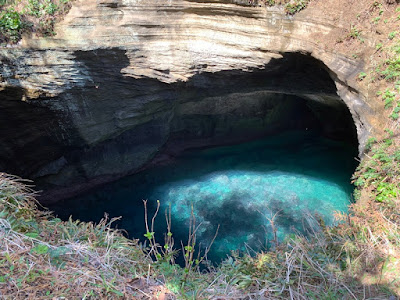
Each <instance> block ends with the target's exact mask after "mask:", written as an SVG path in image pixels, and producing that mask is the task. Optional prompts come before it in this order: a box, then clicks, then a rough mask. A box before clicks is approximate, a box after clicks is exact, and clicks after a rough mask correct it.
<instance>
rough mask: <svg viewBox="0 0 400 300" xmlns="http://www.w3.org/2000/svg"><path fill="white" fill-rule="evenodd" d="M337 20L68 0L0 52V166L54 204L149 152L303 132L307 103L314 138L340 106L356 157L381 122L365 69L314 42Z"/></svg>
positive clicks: (228, 8) (215, 6) (217, 3)
mask: <svg viewBox="0 0 400 300" xmlns="http://www.w3.org/2000/svg"><path fill="white" fill-rule="evenodd" d="M338 26H339V25H337V24H335V22H334V20H329V19H324V18H323V16H319V17H317V16H315V15H311V14H300V15H298V16H296V17H288V16H286V15H285V14H284V13H283V12H282V10H281V9H279V8H265V7H251V6H249V7H244V6H238V5H236V4H233V3H231V2H230V1H225V0H224V1H222V0H208V1H200V0H199V1H196V0H187V1H184V0H174V1H160V0H146V1H144V0H101V1H94V0H85V1H83V0H78V1H76V2H74V5H73V7H72V9H71V11H70V12H69V14H68V15H67V16H66V18H65V19H64V20H63V21H62V22H61V23H59V24H58V25H57V27H56V33H57V35H56V36H54V37H49V38H35V37H30V38H28V37H26V38H24V40H23V42H22V45H21V46H19V47H16V48H4V49H0V59H1V66H0V78H1V81H0V97H1V99H0V107H1V111H0V114H1V119H0V130H1V132H0V141H1V143H2V145H3V147H2V149H0V167H1V168H2V169H3V170H7V171H10V172H13V173H16V174H19V175H21V176H25V177H30V178H33V179H36V182H37V183H38V184H39V185H40V186H41V187H43V188H44V189H47V190H48V191H53V192H54V191H56V192H58V193H56V194H54V193H53V194H52V193H50V192H48V193H47V194H45V195H47V196H46V198H47V200H54V199H57V198H60V197H63V196H68V195H71V194H73V193H76V192H79V191H81V190H83V189H85V188H87V187H89V186H92V185H94V184H99V183H102V182H106V181H109V180H112V179H115V178H118V177H120V176H123V175H126V174H129V173H132V172H135V171H138V170H140V169H141V168H144V167H146V165H148V164H149V163H150V162H151V160H152V159H153V158H154V157H156V156H157V157H160V156H162V155H163V154H168V155H174V154H176V153H178V152H179V151H182V150H183V149H184V148H187V147H197V146H205V145H213V144H218V143H226V142H234V141H240V140H244V139H246V138H249V137H251V136H259V135H264V134H268V133H273V132H276V131H279V130H282V129H287V128H289V129H290V128H298V127H299V126H300V127H301V126H305V125H306V124H304V120H297V121H296V117H295V116H296V111H297V112H298V111H299V109H303V110H305V107H308V108H309V109H310V111H311V112H313V115H314V117H315V120H314V119H312V120H311V121H310V122H311V123H313V122H318V119H320V121H321V120H323V119H327V118H329V119H330V122H328V123H327V124H326V126H325V127H324V128H323V130H324V131H325V132H326V134H328V135H332V136H334V135H335V134H336V132H338V131H346V130H347V131H351V128H346V126H348V124H349V123H348V118H349V117H347V116H346V111H344V108H345V106H342V105H341V104H342V103H343V102H342V101H344V103H345V104H346V106H347V107H348V109H349V111H350V112H351V116H352V118H353V121H354V123H355V125H356V128H357V135H358V139H359V143H360V147H359V149H360V153H362V151H363V148H364V145H365V142H366V139H367V138H368V136H369V134H370V132H371V131H373V130H374V129H375V128H377V124H379V122H380V120H379V117H378V116H377V115H376V114H375V113H374V107H373V106H371V103H368V102H367V101H366V97H365V95H363V93H362V92H360V91H359V89H358V86H357V82H356V81H355V77H356V75H357V74H358V73H359V72H360V71H361V70H362V67H363V64H362V62H357V61H354V60H352V59H349V58H348V57H346V56H344V55H342V54H340V53H334V52H332V51H329V50H327V49H326V48H325V47H324V45H321V44H320V43H318V42H316V41H315V39H314V36H315V34H319V35H328V34H329V33H330V32H331V31H333V30H335V29H337V27H338ZM297 100H298V101H297ZM300 102H302V103H303V104H302V106H300V104H299V103H300ZM304 103H305V104H304ZM310 111H307V112H304V113H306V114H307V113H309V112H310ZM333 112H334V113H333ZM333 116H336V117H333ZM338 116H339V117H338ZM340 116H342V117H340ZM310 118H311V117H310ZM311 125H312V124H311ZM343 126H344V128H343Z"/></svg>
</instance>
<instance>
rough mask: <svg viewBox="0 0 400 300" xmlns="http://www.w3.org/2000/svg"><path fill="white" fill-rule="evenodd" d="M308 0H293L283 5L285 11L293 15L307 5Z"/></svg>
mask: <svg viewBox="0 0 400 300" xmlns="http://www.w3.org/2000/svg"><path fill="white" fill-rule="evenodd" d="M308 1H309V0H295V1H291V2H289V3H288V4H286V5H285V12H286V13H287V14H288V15H294V14H295V13H297V12H299V11H301V10H303V9H304V8H306V7H307V4H308Z"/></svg>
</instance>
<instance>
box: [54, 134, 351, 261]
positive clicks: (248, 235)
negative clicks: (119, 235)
mask: <svg viewBox="0 0 400 300" xmlns="http://www.w3.org/2000/svg"><path fill="white" fill-rule="evenodd" d="M356 155H357V149H356V147H351V146H349V145H346V144H344V143H341V142H335V141H332V140H328V139H324V138H322V137H321V136H318V135H316V134H313V133H312V132H288V133H285V134H280V135H276V136H273V137H268V138H266V139H262V140H257V141H253V142H248V143H244V144H239V145H234V146H224V147H215V148H209V149H205V150H193V151H187V152H186V153H184V154H183V155H182V156H181V157H179V158H178V159H177V160H175V161H174V162H171V163H169V164H168V165H167V166H162V167H157V168H153V169H151V170H146V171H144V172H141V173H139V174H135V175H133V176H129V177H126V178H123V179H121V180H119V181H117V182H114V183H111V184H107V185H105V186H103V187H101V188H98V189H96V190H95V191H92V192H91V193H88V194H86V195H82V196H80V197H77V198H73V199H69V200H65V201H62V202H59V203H57V204H56V205H53V206H50V207H49V208H50V209H51V210H54V211H55V212H56V214H58V216H59V217H60V218H63V219H67V218H68V217H69V215H72V216H73V218H75V219H80V220H84V221H90V220H91V221H98V220H100V219H101V218H102V217H103V215H104V212H107V213H109V215H110V217H114V216H122V217H123V218H122V220H121V221H119V223H118V227H119V228H123V229H125V230H126V231H127V232H128V233H129V236H130V237H132V238H140V239H144V237H143V234H144V233H145V227H144V207H143V202H142V199H148V206H149V215H151V213H152V212H153V211H154V209H155V206H156V203H157V200H160V203H161V209H160V213H159V215H158V217H157V219H156V224H155V232H156V236H157V238H158V240H159V242H162V241H163V234H164V233H165V232H166V223H165V217H164V211H165V210H166V209H167V208H168V207H169V205H171V213H172V232H173V234H174V238H175V244H176V245H177V247H180V246H179V245H180V240H183V241H184V242H185V241H186V240H187V235H188V225H189V218H190V213H191V205H193V211H194V214H195V217H196V223H197V224H199V223H201V226H200V228H199V230H198V231H197V240H198V241H200V242H201V243H202V245H204V246H207V245H208V244H209V242H210V241H211V239H212V238H213V236H214V234H215V232H216V230H217V227H218V225H220V228H219V232H218V235H217V238H216V239H215V242H214V244H213V246H212V247H211V251H210V252H209V254H208V258H209V259H210V260H211V261H214V262H218V261H220V260H221V259H223V258H225V257H226V255H227V254H229V253H230V251H232V250H235V251H236V250H239V251H240V252H243V251H247V252H249V253H251V252H252V251H253V250H254V251H259V250H262V249H265V248H267V247H269V246H270V245H271V240H272V239H273V235H272V232H273V230H272V228H271V226H270V221H269V220H268V219H271V218H272V217H273V216H274V215H275V214H276V217H275V219H274V220H275V224H276V228H277V236H278V238H279V239H283V238H284V237H285V236H286V235H288V234H290V233H293V232H295V231H299V232H303V233H304V232H305V229H307V228H309V227H310V224H309V223H308V222H307V221H305V219H304V216H305V215H309V214H311V215H315V214H316V213H317V214H318V215H319V216H321V217H322V218H323V219H324V221H325V222H326V223H327V224H332V223H333V222H334V218H333V214H334V211H342V212H345V211H347V206H348V204H349V203H350V202H351V199H352V196H351V195H352V191H353V187H352V185H351V184H350V177H351V174H352V173H353V172H354V169H355V167H356V160H355V159H354V157H355V156H356ZM311 227H312V223H311Z"/></svg>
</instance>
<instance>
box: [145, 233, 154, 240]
mask: <svg viewBox="0 0 400 300" xmlns="http://www.w3.org/2000/svg"><path fill="white" fill-rule="evenodd" d="M144 236H145V237H146V238H148V239H149V240H151V239H153V238H154V232H147V233H145V234H144Z"/></svg>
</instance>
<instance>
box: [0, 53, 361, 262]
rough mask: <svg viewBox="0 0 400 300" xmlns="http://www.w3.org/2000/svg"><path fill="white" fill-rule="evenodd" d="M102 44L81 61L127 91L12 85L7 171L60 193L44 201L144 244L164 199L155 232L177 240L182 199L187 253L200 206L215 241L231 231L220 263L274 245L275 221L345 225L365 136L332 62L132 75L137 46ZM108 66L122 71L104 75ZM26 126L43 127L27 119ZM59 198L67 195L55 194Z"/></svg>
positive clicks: (5, 123) (294, 57)
mask: <svg viewBox="0 0 400 300" xmlns="http://www.w3.org/2000/svg"><path fill="white" fill-rule="evenodd" d="M102 51H103V52H102ZM102 51H97V52H96V53H95V54H92V53H91V52H80V53H79V54H77V59H79V60H80V61H81V63H82V65H85V66H86V67H87V68H88V71H87V74H89V75H90V76H91V78H92V80H93V82H99V81H101V80H102V78H106V77H108V78H110V77H111V78H112V80H109V82H111V83H113V82H114V83H115V82H117V83H118V89H114V90H113V89H110V88H108V87H107V86H105V85H99V86H96V87H95V88H94V87H93V86H90V85H89V86H87V87H83V88H79V89H71V90H70V91H69V92H68V93H66V94H62V95H60V96H58V98H54V99H53V98H52V99H49V100H48V99H36V100H34V101H27V102H24V101H16V100H19V98H22V97H23V92H21V93H17V92H16V91H13V93H11V92H9V93H8V94H7V91H6V92H4V91H3V92H0V94H1V93H2V95H3V96H5V97H4V100H3V101H0V106H1V107H2V110H0V115H1V116H2V118H0V125H1V126H0V128H2V132H1V134H0V140H1V141H2V144H3V145H4V147H3V148H2V149H1V150H0V167H2V169H4V171H10V172H12V173H14V174H17V175H21V176H24V177H28V178H31V179H34V180H35V183H36V184H38V186H39V188H42V189H44V195H46V193H47V191H46V190H47V189H52V190H60V193H59V194H57V193H56V194H52V195H53V196H52V198H53V202H52V203H50V202H46V201H44V200H43V204H44V205H45V206H47V207H48V208H49V209H50V210H53V211H54V212H55V214H56V215H58V216H59V217H60V218H62V219H68V218H69V216H70V215H72V217H73V218H74V219H80V220H83V221H95V222H97V221H99V220H100V219H101V218H102V217H103V216H104V213H105V212H106V213H108V214H109V216H110V217H117V216H122V219H121V220H120V221H118V222H116V223H115V225H116V226H118V228H121V229H124V230H126V231H127V233H128V235H129V237H131V238H139V239H142V240H145V238H144V234H145V233H146V232H145V224H144V206H143V200H144V199H147V200H148V202H147V205H148V210H149V217H151V216H152V213H154V211H155V209H156V206H157V200H159V201H160V205H161V207H160V212H159V215H158V217H157V218H156V224H155V230H154V231H155V234H156V237H157V239H158V241H159V242H161V243H162V241H163V240H164V236H163V235H164V233H166V230H167V228H166V223H165V218H164V212H165V210H166V209H169V206H170V208H171V217H172V228H171V231H172V233H173V236H174V239H175V245H176V246H177V248H180V246H179V245H180V241H181V240H182V241H183V242H184V243H185V241H186V240H187V235H188V226H189V221H190V216H191V207H193V213H194V215H195V217H196V222H197V224H200V223H201V225H200V227H199V229H198V231H197V240H198V241H199V242H201V244H202V245H203V247H207V246H208V245H209V243H210V242H211V240H212V238H213V237H214V234H215V233H216V231H217V228H218V226H219V230H218V235H217V237H216V239H215V241H214V244H213V246H212V247H211V250H210V252H209V253H208V258H209V259H210V260H211V261H213V262H220V261H221V260H222V259H224V258H225V257H226V255H227V254H229V253H230V251H239V252H240V253H244V252H248V253H254V251H260V250H265V249H268V248H269V247H271V246H273V244H274V239H275V237H274V232H275V229H276V230H277V231H276V235H277V238H278V239H280V240H281V239H283V238H284V237H285V236H287V235H289V234H292V233H296V232H300V233H304V234H306V233H307V232H308V230H310V228H313V227H315V226H316V224H315V222H316V221H315V220H318V219H319V218H320V217H321V218H322V219H323V220H324V222H325V223H326V224H332V223H333V222H334V217H333V214H334V211H342V212H345V211H346V210H347V206H348V204H349V203H351V201H352V190H353V187H352V185H351V184H350V178H351V175H352V173H353V172H354V170H355V168H356V165H357V161H356V160H355V157H357V156H358V154H359V149H358V147H359V145H358V140H357V130H356V126H355V121H354V120H353V117H352V114H351V113H350V111H349V109H348V107H347V106H346V104H345V103H344V101H343V100H342V99H340V97H339V96H338V95H337V91H336V86H335V83H334V80H333V79H332V77H333V76H334V75H332V74H331V73H330V72H329V70H328V69H327V68H326V67H325V66H324V65H323V64H322V63H321V62H320V61H318V60H316V59H315V58H313V57H311V56H310V55H306V54H303V53H283V54H274V55H273V56H272V58H271V59H270V61H269V62H268V63H267V64H266V65H265V67H264V68H254V69H250V70H228V71H220V72H215V73H210V72H202V73H201V72H199V73H198V74H196V75H194V76H192V77H191V78H190V79H189V80H188V81H187V82H176V83H173V84H165V83H160V82H158V81H157V80H150V79H133V78H126V77H123V76H122V75H121V70H123V69H124V67H125V66H126V65H128V64H129V62H128V61H127V59H126V55H125V52H124V51H123V50H119V49H117V50H115V49H114V50H102ZM92 56H93V57H95V59H93V57H92ZM93 61H96V65H93V66H92V65H91V63H93ZM99 61H100V62H103V65H111V66H113V68H115V70H114V69H108V70H106V73H105V74H103V73H102V72H103V68H99V67H98V66H97V65H98V64H99V63H98V62H99ZM99 65H102V64H101V63H100V64H99ZM96 66H97V67H96ZM202 67H203V68H206V67H207V66H202ZM114 77H115V78H114ZM100 93H102V95H101V96H100ZM17 98H18V99H17ZM109 99H122V100H118V101H120V102H118V101H109ZM41 101H42V102H41ZM46 101H48V102H46ZM69 103H72V104H71V105H70V106H68V105H69ZM138 103H139V104H140V105H139V104H138ZM47 104H48V105H54V107H56V108H59V107H61V108H62V109H61V110H62V111H67V112H68V114H64V115H62V113H61V115H62V118H61V119H62V120H63V121H64V120H66V123H65V124H64V125H63V126H62V128H61V129H58V127H57V126H58V125H57V122H56V121H55V120H57V118H60V117H59V115H60V113H59V112H56V111H54V109H52V110H48V109H47V108H46V105H47ZM81 106H82V107H81ZM32 107H34V109H32ZM71 107H73V109H72V110H71ZM121 107H123V109H122V110H121ZM49 111H50V112H51V113H49ZM71 111H73V112H74V114H75V115H71ZM95 112H96V113H95ZM96 114H97V115H96ZM77 116H78V117H77ZM80 116H81V117H80ZM43 120H49V121H50V120H51V121H52V124H54V126H51V128H49V126H46V125H44V123H43ZM138 120H139V121H138ZM26 121H29V122H30V124H32V126H30V127H27V126H22V125H21V124H23V123H24V122H26ZM85 122H87V126H86V125H85V124H86V123H85ZM66 124H67V125H68V126H67V125H66ZM82 124H83V125H82ZM104 124H106V125H104ZM108 124H115V125H112V126H114V127H111V125H108ZM84 125H85V126H86V127H84ZM79 126H80V127H79ZM107 126H109V127H107ZM9 128H12V130H11V131H10V130H9ZM109 128H111V129H109ZM88 132H89V133H90V132H93V133H94V134H93V133H90V134H91V135H90V136H89V135H88V134H87V133H88ZM103 132H105V133H104V135H102V134H103ZM26 137H29V138H26ZM43 149H45V150H46V151H44V150H43ZM10 158H11V159H10ZM18 158H22V159H18ZM13 161H19V162H20V163H19V164H16V163H13ZM138 161H141V162H140V163H138ZM133 165H134V167H133ZM122 168H123V170H122ZM129 174H130V175H129ZM118 178H120V179H118ZM115 179H118V180H116V181H115ZM113 180H114V181H113ZM107 181H113V182H111V183H106V182H107ZM87 182H89V183H92V182H95V184H87V187H92V189H90V190H89V189H76V191H78V193H77V192H75V194H77V195H75V196H74V197H72V196H73V193H69V192H68V191H69V190H70V188H71V187H74V186H79V187H80V186H85V184H86V183H87ZM104 183H106V184H104ZM83 190H85V192H82V191H83ZM65 191H67V192H65ZM60 194H65V195H67V196H65V197H64V198H65V199H61V197H60V199H58V198H57V196H56V197H54V195H60ZM49 198H51V197H49V196H48V197H47V199H49ZM43 199H46V198H43ZM54 199H56V200H57V201H54ZM311 216H313V217H311ZM272 219H273V220H274V224H275V225H274V226H275V227H274V226H271V220H272Z"/></svg>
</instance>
